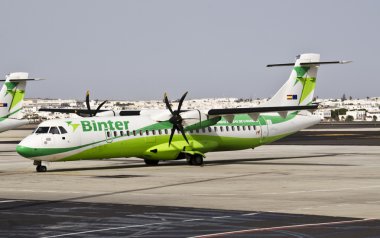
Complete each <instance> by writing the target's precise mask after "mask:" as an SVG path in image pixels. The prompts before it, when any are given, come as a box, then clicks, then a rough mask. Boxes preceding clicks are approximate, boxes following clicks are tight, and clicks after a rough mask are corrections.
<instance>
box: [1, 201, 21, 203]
mask: <svg viewBox="0 0 380 238" xmlns="http://www.w3.org/2000/svg"><path fill="white" fill-rule="evenodd" d="M17 201H19V200H5V201H0V203H7V202H17Z"/></svg>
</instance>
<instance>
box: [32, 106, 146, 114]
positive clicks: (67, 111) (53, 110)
mask: <svg viewBox="0 0 380 238" xmlns="http://www.w3.org/2000/svg"><path fill="white" fill-rule="evenodd" d="M39 111H40V112H60V113H75V114H77V115H79V116H89V115H90V113H91V114H92V115H94V113H95V112H98V113H100V116H102V113H104V114H105V115H104V116H109V114H112V115H113V116H114V115H115V114H116V112H114V111H111V110H98V111H96V110H91V111H89V110H88V109H71V108H70V109H69V108H41V109H39ZM107 112H110V113H107ZM117 113H118V114H119V115H120V116H138V115H140V111H137V110H136V111H133V110H122V111H117Z"/></svg>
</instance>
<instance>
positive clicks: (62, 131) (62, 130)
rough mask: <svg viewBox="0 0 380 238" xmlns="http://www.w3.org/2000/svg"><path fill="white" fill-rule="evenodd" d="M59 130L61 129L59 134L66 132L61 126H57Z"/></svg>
mask: <svg viewBox="0 0 380 238" xmlns="http://www.w3.org/2000/svg"><path fill="white" fill-rule="evenodd" d="M59 130H60V131H61V134H66V133H67V131H66V129H65V128H63V127H62V126H59Z"/></svg>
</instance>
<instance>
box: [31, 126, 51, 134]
mask: <svg viewBox="0 0 380 238" xmlns="http://www.w3.org/2000/svg"><path fill="white" fill-rule="evenodd" d="M48 131H49V127H48V126H40V127H38V128H37V129H36V131H35V132H34V133H36V134H46V133H48Z"/></svg>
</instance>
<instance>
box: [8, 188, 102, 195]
mask: <svg viewBox="0 0 380 238" xmlns="http://www.w3.org/2000/svg"><path fill="white" fill-rule="evenodd" d="M1 191H8V192H28V193H63V194H64V193H73V194H96V193H93V192H83V191H59V190H40V189H36V190H34V189H6V188H5V189H3V188H1Z"/></svg>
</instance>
